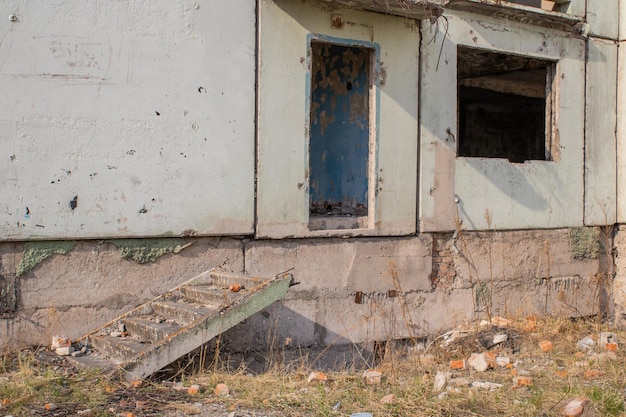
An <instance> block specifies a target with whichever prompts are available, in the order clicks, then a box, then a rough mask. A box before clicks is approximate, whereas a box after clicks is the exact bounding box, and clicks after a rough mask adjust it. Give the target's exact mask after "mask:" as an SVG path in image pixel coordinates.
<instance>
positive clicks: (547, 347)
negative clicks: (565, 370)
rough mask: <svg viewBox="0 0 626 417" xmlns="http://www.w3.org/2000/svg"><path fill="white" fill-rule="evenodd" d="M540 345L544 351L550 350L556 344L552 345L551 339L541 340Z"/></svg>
mask: <svg viewBox="0 0 626 417" xmlns="http://www.w3.org/2000/svg"><path fill="white" fill-rule="evenodd" d="M539 347H540V348H541V351H542V352H550V351H551V350H552V349H553V348H554V346H552V342H551V341H549V340H544V341H542V342H539Z"/></svg>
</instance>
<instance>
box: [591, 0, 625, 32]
mask: <svg viewBox="0 0 626 417" xmlns="http://www.w3.org/2000/svg"><path fill="white" fill-rule="evenodd" d="M619 2H620V0H587V23H588V24H589V26H590V29H591V30H590V33H591V35H593V36H598V37H603V38H608V39H617V36H618V26H619V25H618V22H619Z"/></svg>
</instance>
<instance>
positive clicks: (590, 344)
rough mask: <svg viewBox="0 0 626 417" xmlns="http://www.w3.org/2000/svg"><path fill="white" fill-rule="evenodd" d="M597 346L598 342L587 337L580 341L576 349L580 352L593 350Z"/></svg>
mask: <svg viewBox="0 0 626 417" xmlns="http://www.w3.org/2000/svg"><path fill="white" fill-rule="evenodd" d="M595 346H596V341H595V340H593V338H592V337H591V336H587V337H585V338H583V339H580V340H579V341H578V342H576V347H577V348H578V349H579V350H587V349H593V348H594V347H595Z"/></svg>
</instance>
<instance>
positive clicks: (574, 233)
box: [569, 227, 600, 259]
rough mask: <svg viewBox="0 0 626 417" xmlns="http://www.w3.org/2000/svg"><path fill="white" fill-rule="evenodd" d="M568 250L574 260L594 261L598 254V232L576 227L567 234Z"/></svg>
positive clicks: (592, 229) (588, 228)
mask: <svg viewBox="0 0 626 417" xmlns="http://www.w3.org/2000/svg"><path fill="white" fill-rule="evenodd" d="M569 240H570V250H571V251H572V257H573V258H574V259H596V258H597V257H598V253H599V252H600V230H599V229H597V228H595V227H577V228H575V229H571V230H570V232H569Z"/></svg>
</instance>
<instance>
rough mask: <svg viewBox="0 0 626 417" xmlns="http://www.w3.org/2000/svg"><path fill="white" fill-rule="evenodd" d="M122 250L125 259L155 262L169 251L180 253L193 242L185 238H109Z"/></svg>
mask: <svg viewBox="0 0 626 417" xmlns="http://www.w3.org/2000/svg"><path fill="white" fill-rule="evenodd" d="M109 242H110V243H112V244H113V245H115V247H117V248H118V249H119V251H120V255H121V256H122V258H123V259H131V260H133V261H135V262H137V263H140V264H145V263H148V262H154V261H156V260H157V258H159V257H160V256H163V255H166V254H168V253H179V252H180V251H182V250H183V249H185V248H186V247H187V246H190V245H191V243H186V242H185V240H183V239H176V238H165V239H114V240H109Z"/></svg>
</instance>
